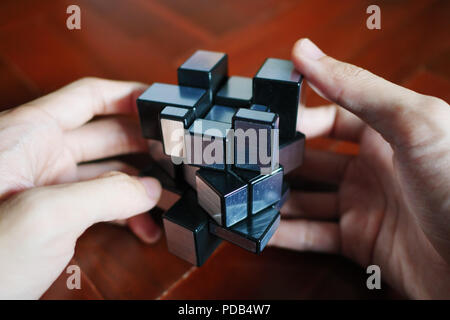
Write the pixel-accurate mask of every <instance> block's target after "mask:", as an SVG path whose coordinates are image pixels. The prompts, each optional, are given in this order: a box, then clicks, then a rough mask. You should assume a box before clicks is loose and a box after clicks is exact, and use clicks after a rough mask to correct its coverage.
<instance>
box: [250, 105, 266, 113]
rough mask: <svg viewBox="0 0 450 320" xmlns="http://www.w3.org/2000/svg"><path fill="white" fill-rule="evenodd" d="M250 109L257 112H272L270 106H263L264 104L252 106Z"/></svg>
mask: <svg viewBox="0 0 450 320" xmlns="http://www.w3.org/2000/svg"><path fill="white" fill-rule="evenodd" d="M250 109H251V110H256V111H266V112H269V111H270V110H269V107H268V106H263V105H262V104H252V105H251V106H250Z"/></svg>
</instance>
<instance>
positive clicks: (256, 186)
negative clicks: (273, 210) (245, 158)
mask: <svg viewBox="0 0 450 320" xmlns="http://www.w3.org/2000/svg"><path fill="white" fill-rule="evenodd" d="M233 172H234V173H236V174H237V175H238V177H239V178H241V179H242V180H244V181H245V182H247V184H248V192H249V200H248V205H249V214H256V213H258V212H260V211H261V210H263V209H266V208H267V207H270V206H272V205H274V204H275V203H277V202H278V201H279V200H280V198H281V192H282V185H283V167H279V168H278V169H276V170H275V171H274V172H272V173H271V174H265V175H263V174H260V173H259V172H256V171H250V170H243V169H233Z"/></svg>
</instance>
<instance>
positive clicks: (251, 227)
mask: <svg viewBox="0 0 450 320" xmlns="http://www.w3.org/2000/svg"><path fill="white" fill-rule="evenodd" d="M279 224H280V213H279V212H278V210H277V209H276V208H274V207H269V208H267V209H265V210H264V211H262V212H261V213H258V214H257V215H254V216H251V217H250V218H248V219H245V220H244V221H241V222H240V223H238V224H236V225H234V226H233V227H231V228H224V227H222V226H219V225H217V224H216V223H215V222H214V221H210V222H209V231H210V232H211V233H212V234H214V235H216V236H217V237H219V238H222V239H223V240H227V241H229V242H231V243H234V244H236V245H238V246H239V247H242V248H244V249H246V250H248V251H251V252H253V253H257V254H259V253H261V252H262V251H263V250H264V248H265V246H266V245H267V243H268V242H269V240H270V238H272V236H273V234H274V233H275V231H276V230H277V228H278V225H279Z"/></svg>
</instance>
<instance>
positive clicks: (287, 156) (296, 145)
mask: <svg viewBox="0 0 450 320" xmlns="http://www.w3.org/2000/svg"><path fill="white" fill-rule="evenodd" d="M304 152H305V135H304V134H303V133H301V132H296V134H295V137H294V138H292V139H280V152H279V155H280V156H279V160H280V165H282V166H283V168H284V174H288V173H289V172H291V171H292V170H294V169H296V168H298V167H300V166H301V165H302V163H303V154H304Z"/></svg>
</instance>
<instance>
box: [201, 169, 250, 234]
mask: <svg viewBox="0 0 450 320" xmlns="http://www.w3.org/2000/svg"><path fill="white" fill-rule="evenodd" d="M196 175H197V182H196V185H197V194H198V203H199V205H200V206H201V207H202V208H203V209H205V210H206V212H208V213H209V215H210V216H211V218H212V219H213V220H214V221H216V223H218V224H220V225H222V226H225V227H230V226H232V225H234V224H236V223H238V222H239V221H241V220H243V219H245V218H246V217H247V215H248V186H247V184H246V183H245V182H244V181H242V180H241V179H240V178H239V177H238V176H236V175H235V174H234V173H232V172H226V171H216V170H208V169H204V168H202V169H200V170H198V171H197V173H196Z"/></svg>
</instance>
